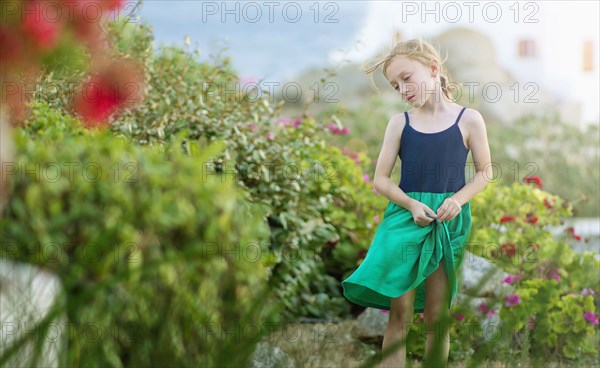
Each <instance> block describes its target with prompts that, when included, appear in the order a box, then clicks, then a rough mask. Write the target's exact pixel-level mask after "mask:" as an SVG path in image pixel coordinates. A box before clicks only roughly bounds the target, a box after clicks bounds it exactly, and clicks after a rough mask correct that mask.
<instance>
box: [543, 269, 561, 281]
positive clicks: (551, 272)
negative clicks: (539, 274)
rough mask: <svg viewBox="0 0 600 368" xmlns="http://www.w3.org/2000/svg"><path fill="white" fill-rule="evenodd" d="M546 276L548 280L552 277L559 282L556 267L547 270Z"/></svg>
mask: <svg viewBox="0 0 600 368" xmlns="http://www.w3.org/2000/svg"><path fill="white" fill-rule="evenodd" d="M546 278H547V279H548V280H551V279H554V280H556V281H558V282H560V274H559V273H558V270H557V269H553V270H552V271H550V272H548V276H547V277H546Z"/></svg>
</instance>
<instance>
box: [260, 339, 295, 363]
mask: <svg viewBox="0 0 600 368" xmlns="http://www.w3.org/2000/svg"><path fill="white" fill-rule="evenodd" d="M251 367H252V368H294V362H293V361H292V360H291V359H290V358H289V357H288V356H287V354H286V353H284V351H283V350H281V348H279V347H276V346H271V345H269V343H267V342H264V341H263V342H260V343H258V345H256V350H254V355H253V357H252V366H251Z"/></svg>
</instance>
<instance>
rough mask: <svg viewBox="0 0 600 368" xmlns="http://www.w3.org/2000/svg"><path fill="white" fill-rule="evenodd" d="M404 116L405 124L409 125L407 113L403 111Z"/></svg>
mask: <svg viewBox="0 0 600 368" xmlns="http://www.w3.org/2000/svg"><path fill="white" fill-rule="evenodd" d="M404 116H405V117H406V124H408V125H410V122H409V121H408V111H404Z"/></svg>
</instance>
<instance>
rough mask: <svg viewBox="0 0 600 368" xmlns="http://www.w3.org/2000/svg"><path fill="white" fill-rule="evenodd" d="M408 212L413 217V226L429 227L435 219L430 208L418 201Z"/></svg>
mask: <svg viewBox="0 0 600 368" xmlns="http://www.w3.org/2000/svg"><path fill="white" fill-rule="evenodd" d="M410 212H411V213H412V215H413V220H414V221H415V224H417V225H419V226H426V225H429V224H430V223H431V222H432V221H434V220H435V218H436V217H437V215H436V214H435V212H433V210H432V209H431V208H429V207H428V206H427V205H426V204H425V203H422V202H419V201H415V203H414V204H413V205H412V207H410Z"/></svg>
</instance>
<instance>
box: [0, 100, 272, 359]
mask: <svg viewBox="0 0 600 368" xmlns="http://www.w3.org/2000/svg"><path fill="white" fill-rule="evenodd" d="M14 136H15V151H16V152H15V161H14V163H13V165H14V166H13V167H11V168H8V167H5V168H4V169H7V170H9V169H10V170H11V171H10V174H9V178H10V188H11V194H12V196H11V199H10V201H9V203H8V204H7V206H6V208H5V210H4V212H3V218H2V226H1V234H2V245H1V246H2V248H1V250H2V257H3V261H4V260H6V259H10V260H14V261H22V262H27V263H30V264H34V265H38V266H39V267H42V268H43V269H45V270H48V271H51V272H53V273H54V274H56V275H57V276H58V277H59V278H60V280H61V282H62V288H63V291H64V297H62V298H59V299H58V300H59V302H57V304H56V305H55V306H54V309H53V311H51V312H50V313H49V314H48V315H47V318H46V319H45V320H44V321H42V322H40V325H39V328H38V329H37V330H38V335H37V337H38V338H39V337H40V334H41V336H42V337H44V336H48V335H50V334H51V333H53V334H55V331H54V330H53V331H50V329H49V326H50V324H51V323H53V322H55V321H58V320H59V319H60V318H63V317H66V318H67V321H68V323H69V324H70V325H69V326H70V329H69V333H68V334H67V333H64V334H61V338H63V339H64V340H62V341H63V344H66V345H63V346H65V347H66V349H65V353H64V355H61V357H60V362H59V366H99V367H105V366H112V367H124V366H167V365H169V366H172V365H175V366H214V367H216V366H219V367H221V366H225V365H228V366H247V365H249V362H250V357H251V353H252V351H253V349H254V346H255V345H256V343H257V342H258V341H259V340H260V338H261V336H262V335H263V334H265V333H266V332H268V331H267V329H266V328H261V327H264V326H268V325H267V323H275V322H277V319H276V316H275V315H274V313H275V312H276V310H275V309H274V308H271V307H270V305H269V304H268V303H269V302H268V301H269V300H270V299H271V297H269V291H268V289H267V288H266V286H267V284H266V276H267V269H266V262H267V259H268V258H267V257H265V256H261V254H263V255H264V254H266V252H267V249H266V244H267V243H266V239H267V237H268V227H267V225H266V222H265V209H264V208H263V206H261V205H260V204H254V205H250V204H248V203H247V202H246V201H244V200H243V198H242V195H241V194H240V192H239V191H238V190H237V189H236V188H235V186H234V185H233V183H231V182H222V181H221V180H220V177H219V175H218V173H215V172H212V171H210V170H207V168H206V167H207V165H205V163H206V162H210V160H211V158H212V156H214V155H217V154H219V153H220V152H221V150H222V149H223V144H222V142H214V143H213V144H210V145H207V144H206V142H201V141H198V142H195V143H193V144H192V143H190V142H187V143H185V144H184V142H183V141H182V140H181V139H180V138H179V137H176V139H175V140H174V142H176V144H174V145H168V144H165V145H163V146H160V147H154V148H149V147H140V146H137V145H132V144H131V143H130V142H129V141H127V140H126V139H122V138H118V137H114V136H113V135H111V134H110V133H109V132H106V131H87V130H84V129H82V128H81V126H80V124H79V122H78V121H76V120H74V119H71V118H69V117H65V116H63V115H61V114H60V113H57V112H55V111H53V110H52V109H50V108H48V107H47V106H46V105H42V104H39V105H37V106H35V108H34V117H33V119H32V120H31V121H30V122H29V124H27V125H26V126H25V127H24V128H22V129H18V130H16V131H15V134H14ZM182 144H184V145H185V146H186V147H187V152H186V153H184V152H183V150H182V149H181V146H182ZM69 164H70V165H69ZM67 169H68V170H67ZM257 252H259V253H258V255H259V256H258V257H256V256H255V255H256V254H257ZM90 325H92V326H95V327H96V328H97V329H99V331H104V332H107V331H115V330H116V331H117V332H118V333H116V334H110V336H106V335H103V336H102V338H100V339H97V340H93V341H91V340H89V339H88V338H87V337H88V335H87V334H86V333H87V332H88V331H87V330H86V328H87V327H89V326H90ZM257 327H258V329H257ZM232 331H233V332H232ZM232 333H235V334H237V335H236V338H232V336H231V334H232ZM35 337H36V336H34V334H30V333H27V334H24V335H23V336H22V338H21V339H18V340H15V341H12V342H11V344H10V345H8V346H6V348H5V349H4V351H3V354H2V357H1V358H0V361H1V362H2V363H1V365H5V364H7V363H9V362H14V360H12V359H16V358H15V356H14V355H13V354H15V353H16V354H18V355H20V356H24V355H26V354H25V352H24V351H25V350H24V349H25V346H26V344H29V343H30V342H31V341H34V339H35ZM44 340H45V339H43V338H42V339H41V340H35V341H36V342H39V341H42V342H43V341H44ZM31 358H32V360H31V361H26V362H24V361H21V363H22V364H26V365H31V366H35V365H36V360H35V357H34V356H33V355H32V356H31Z"/></svg>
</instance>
